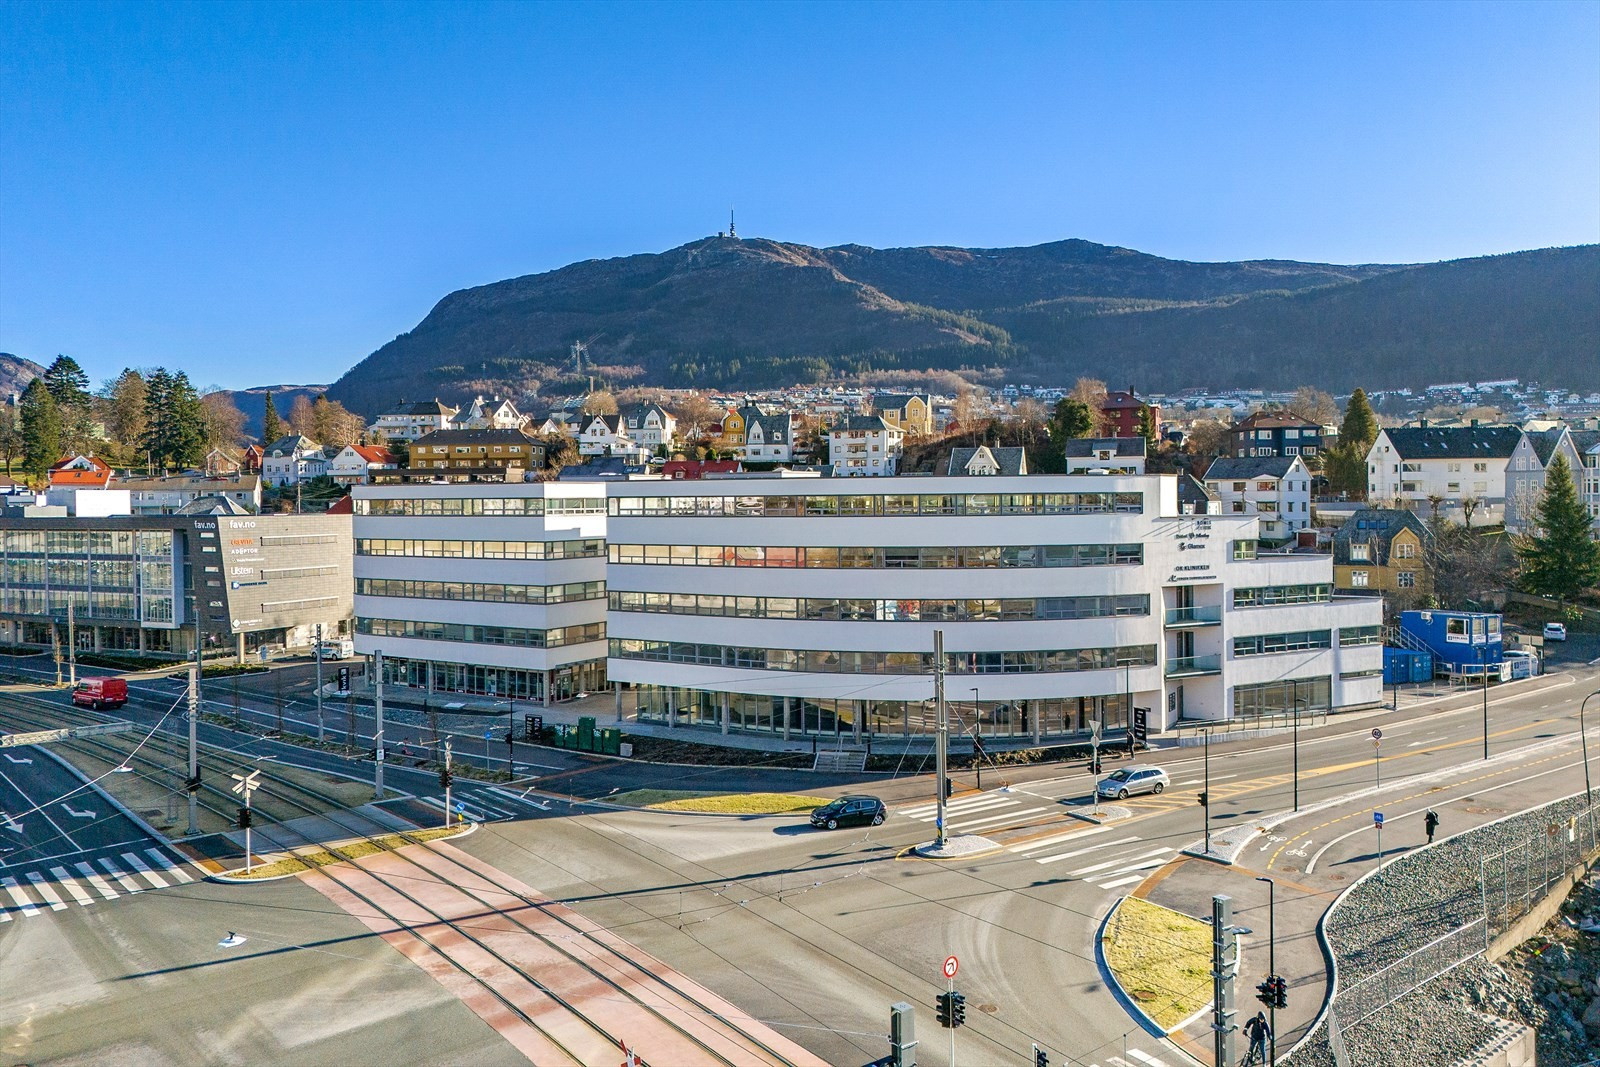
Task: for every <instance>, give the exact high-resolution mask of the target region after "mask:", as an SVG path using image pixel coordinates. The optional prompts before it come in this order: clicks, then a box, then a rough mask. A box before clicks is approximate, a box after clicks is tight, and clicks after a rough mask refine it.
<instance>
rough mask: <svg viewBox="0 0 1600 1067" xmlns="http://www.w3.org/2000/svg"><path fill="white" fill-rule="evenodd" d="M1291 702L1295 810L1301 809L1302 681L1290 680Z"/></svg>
mask: <svg viewBox="0 0 1600 1067" xmlns="http://www.w3.org/2000/svg"><path fill="white" fill-rule="evenodd" d="M1289 702H1290V703H1291V704H1293V705H1294V810H1295V811H1299V810H1300V683H1299V682H1298V681H1295V680H1293V679H1290V681H1289Z"/></svg>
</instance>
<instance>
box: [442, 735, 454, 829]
mask: <svg viewBox="0 0 1600 1067" xmlns="http://www.w3.org/2000/svg"><path fill="white" fill-rule="evenodd" d="M439 777H441V778H443V779H444V824H445V826H446V827H447V828H448V827H449V826H450V820H451V817H452V816H451V814H450V813H451V812H452V811H454V810H455V809H454V808H452V807H451V806H450V784H451V780H452V777H453V776H452V775H451V773H450V738H449V736H448V735H447V736H446V737H445V739H444V773H443V774H442V775H440V776H439Z"/></svg>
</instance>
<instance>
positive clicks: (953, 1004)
mask: <svg viewBox="0 0 1600 1067" xmlns="http://www.w3.org/2000/svg"><path fill="white" fill-rule="evenodd" d="M966 1021H967V998H966V996H965V994H962V993H951V994H950V1025H951V1026H953V1027H954V1026H961V1025H962V1024H964V1023H965V1022H966Z"/></svg>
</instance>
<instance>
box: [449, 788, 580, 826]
mask: <svg viewBox="0 0 1600 1067" xmlns="http://www.w3.org/2000/svg"><path fill="white" fill-rule="evenodd" d="M417 799H418V800H420V801H421V802H422V803H424V804H426V805H427V806H428V807H430V808H433V809H434V810H435V811H437V812H439V813H441V814H443V813H444V811H445V806H444V797H443V796H442V795H434V796H421V797H418V798H417ZM450 805H451V807H452V808H454V809H455V810H456V812H458V813H459V814H461V815H465V816H466V817H467V818H468V819H471V820H472V821H473V822H495V821H497V820H500V819H528V818H532V817H533V816H535V815H539V814H542V813H544V812H547V811H549V810H550V804H549V801H546V800H541V799H539V798H538V797H535V796H533V795H531V794H528V793H519V792H516V791H514V790H510V789H501V788H500V787H499V786H497V785H487V786H473V787H469V788H460V789H456V790H455V792H454V793H453V794H452V796H451V798H450Z"/></svg>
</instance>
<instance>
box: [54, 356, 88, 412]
mask: <svg viewBox="0 0 1600 1067" xmlns="http://www.w3.org/2000/svg"><path fill="white" fill-rule="evenodd" d="M44 384H45V388H47V389H49V390H50V395H51V396H52V397H54V398H55V402H56V407H58V408H62V409H66V408H87V407H88V406H89V376H88V375H87V374H85V373H83V368H82V367H80V366H78V361H77V360H75V359H73V358H72V357H71V356H57V357H56V361H55V362H54V363H52V364H50V367H49V369H48V370H46V371H45V372H44Z"/></svg>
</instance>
